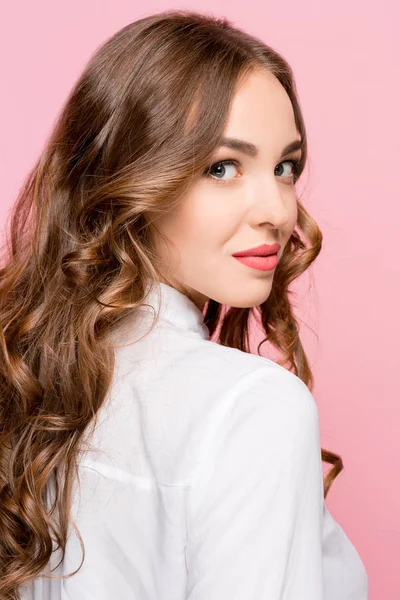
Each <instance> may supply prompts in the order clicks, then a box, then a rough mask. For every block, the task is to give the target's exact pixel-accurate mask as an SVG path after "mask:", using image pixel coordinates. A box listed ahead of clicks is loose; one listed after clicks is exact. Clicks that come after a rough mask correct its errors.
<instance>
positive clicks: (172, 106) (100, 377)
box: [0, 10, 343, 600]
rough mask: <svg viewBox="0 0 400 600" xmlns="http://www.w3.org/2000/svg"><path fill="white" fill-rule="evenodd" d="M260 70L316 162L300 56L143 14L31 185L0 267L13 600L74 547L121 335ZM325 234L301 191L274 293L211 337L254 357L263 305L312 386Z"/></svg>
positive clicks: (214, 310)
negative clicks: (303, 311) (303, 284)
mask: <svg viewBox="0 0 400 600" xmlns="http://www.w3.org/2000/svg"><path fill="white" fill-rule="evenodd" d="M260 67H261V68H265V69H268V70H269V71H270V72H271V73H273V74H274V75H275V77H276V78H277V79H278V80H279V81H280V83H281V84H282V86H283V87H284V89H285V90H286V92H287V94H288V95H289V97H290V99H291V102H292V105H293V110H294V115H295V120H296V126H297V128H298V131H299V133H300V135H301V139H302V164H301V167H300V168H301V171H302V170H304V165H305V162H306V156H307V139H306V131H305V126H304V122H303V117H302V114H301V110H300V105H299V101H298V98H297V92H296V86H295V82H294V78H293V73H292V70H291V68H290V66H289V65H288V64H287V62H286V61H285V60H284V59H283V58H282V56H280V55H279V54H278V53H277V52H276V51H275V50H273V49H272V48H271V47H269V46H267V45H266V44H264V43H263V42H262V41H261V40H259V39H257V38H255V37H253V36H251V35H249V34H247V33H244V32H243V31H241V30H239V29H237V28H235V27H233V25H232V24H231V23H230V22H229V21H228V20H227V19H226V18H216V17H213V16H210V15H206V14H199V13H195V12H192V11H183V10H170V11H164V12H162V13H158V14H154V15H151V16H147V17H145V18H141V19H140V20H137V21H135V22H133V23H130V24H129V25H127V26H125V27H124V28H123V29H121V30H120V31H118V32H117V33H116V34H115V35H113V36H112V37H110V38H109V39H107V40H106V41H105V42H104V43H103V44H102V45H101V46H100V48H98V49H97V51H96V52H95V53H94V54H93V56H92V57H90V59H89V61H88V63H87V65H86V67H85V69H84V70H83V72H82V74H81V75H80V77H79V79H78V81H77V83H76V84H75V86H74V87H73V89H72V91H71V92H70V94H69V96H68V98H67V100H66V102H65V104H64V105H63V107H62V109H61V111H60V114H59V116H58V118H57V120H56V122H55V125H54V127H53V129H52V132H51V134H50V135H49V137H48V139H47V140H46V144H45V145H44V150H43V151H42V153H41V155H40V157H39V159H38V160H37V161H36V163H35V164H34V166H33V168H32V170H31V171H30V173H29V174H28V175H27V177H26V179H25V181H24V182H23V185H22V187H21V189H20V191H19V194H18V196H17V198H16V201H15V204H14V206H13V207H12V210H11V211H10V215H9V222H8V223H7V229H6V243H5V244H4V245H3V247H2V251H3V258H4V263H3V267H2V268H1V269H0V411H1V412H0V597H1V598H2V600H15V599H19V598H20V595H19V591H18V590H20V586H21V585H22V584H24V583H26V582H28V581H29V580H31V579H33V578H35V577H37V576H38V575H39V574H42V573H43V569H44V568H45V567H46V565H47V563H48V561H49V559H50V556H51V554H52V552H53V550H54V549H55V546H56V547H57V549H61V551H62V556H64V552H65V546H66V540H67V533H68V528H69V525H70V524H71V521H72V518H71V514H70V509H71V504H72V500H71V497H72V482H73V480H74V478H75V477H79V472H78V464H79V457H80V456H81V453H82V452H83V449H84V440H85V435H86V433H87V432H88V431H89V430H90V427H91V426H92V425H94V424H95V421H96V415H97V413H98V411H99V409H100V408H101V407H102V405H103V404H104V401H105V399H106V397H107V394H108V392H109V390H110V387H111V381H112V377H113V369H114V365H115V363H114V352H113V348H112V346H111V344H110V342H109V339H108V334H109V332H110V331H112V330H114V329H115V328H116V327H117V325H120V324H121V323H123V322H125V320H126V319H128V318H129V317H130V316H131V315H132V313H133V312H134V311H136V310H137V309H138V307H140V306H141V305H142V304H143V303H144V302H145V298H146V281H147V280H148V278H150V279H156V280H157V279H159V278H160V277H159V275H160V273H161V271H160V269H161V267H162V265H161V263H160V262H159V261H160V259H159V258H158V257H157V254H156V252H155V244H154V233H155V231H156V223H157V218H158V217H159V216H162V215H163V214H165V213H166V212H168V211H171V210H173V209H174V207H176V206H177V205H178V204H179V202H180V201H181V200H182V198H183V197H184V195H185V193H186V192H187V190H188V189H189V188H190V185H191V184H192V183H193V181H194V178H195V177H196V176H197V175H198V173H200V172H202V171H203V170H204V168H205V167H206V166H207V164H208V163H209V161H210V160H211V157H212V154H213V152H214V150H215V148H216V147H217V146H218V143H219V140H220V138H221V137H222V135H223V131H224V128H225V125H226V122H227V115H228V112H229V108H230V104H231V101H232V99H233V95H234V93H235V90H236V86H237V85H238V83H239V81H240V80H241V78H242V77H244V76H245V75H246V74H247V73H249V72H250V70H252V69H254V68H260ZM321 242H322V234H321V231H320V229H319V228H318V226H317V224H316V223H315V221H314V220H313V219H312V217H311V216H310V215H309V214H308V213H307V211H306V210H305V208H304V206H303V205H302V204H301V202H300V200H298V220H297V224H296V229H295V231H294V233H293V235H292V236H291V239H290V240H289V242H288V244H287V246H286V248H285V252H284V254H283V256H282V258H281V260H280V262H279V264H278V267H277V268H276V271H275V275H274V281H273V287H272V291H271V293H270V296H269V297H268V299H267V300H266V301H265V302H264V303H263V304H262V305H261V306H259V307H254V308H235V307H227V308H228V310H227V311H226V312H225V314H224V315H223V314H222V313H223V310H222V309H223V307H222V306H221V305H220V304H219V303H218V302H216V301H215V300H212V299H211V300H209V301H208V303H207V305H206V309H205V315H204V317H205V323H206V324H207V326H208V327H209V330H210V334H211V335H213V334H214V333H215V332H216V330H217V328H219V334H218V342H219V343H220V344H222V345H225V346H231V347H233V348H238V349H240V350H242V351H244V352H249V338H248V323H249V318H250V316H251V314H252V313H253V314H255V313H256V312H257V313H258V316H259V318H260V320H261V323H262V327H263V331H264V332H265V340H268V342H269V343H271V344H273V345H274V346H275V347H276V348H277V349H278V351H279V353H280V354H281V356H282V360H281V361H280V364H282V365H284V366H286V367H287V368H288V369H290V370H292V371H293V372H294V373H295V374H296V375H297V376H298V377H299V378H301V379H302V380H303V381H304V382H305V383H306V385H307V386H308V387H309V389H312V387H313V378H312V373H311V371H310V368H309V365H308V362H307V358H306V355H305V352H304V350H303V346H302V344H301V341H300V338H299V331H298V324H297V321H296V318H295V316H294V314H293V308H292V306H291V303H290V299H289V295H290V291H289V286H290V284H291V282H293V281H294V280H295V279H296V278H297V277H299V276H300V275H301V274H302V273H303V272H304V271H306V269H308V267H309V266H310V265H311V264H312V263H313V261H314V260H315V259H316V257H317V256H318V254H319V252H320V249H321ZM265 340H264V341H265ZM266 393H268V390H266ZM84 434H85V435H84ZM321 458H322V460H323V461H325V462H329V463H330V464H332V465H334V466H333V468H331V470H330V471H329V473H328V474H327V475H326V476H325V478H324V495H325V497H326V494H327V492H328V490H329V488H330V486H331V484H332V481H333V480H334V478H335V477H336V476H337V474H338V473H339V472H340V471H341V469H342V468H343V465H342V461H341V458H340V457H339V456H338V455H336V454H333V453H332V452H328V451H326V450H322V456H321ZM51 481H53V483H54V499H53V502H51V505H49V504H48V503H47V502H46V490H48V488H49V484H50V482H51ZM78 534H79V532H78ZM79 539H80V543H81V546H82V549H83V551H84V545H83V541H82V538H81V536H79ZM75 572H76V571H75ZM75 572H74V573H75ZM72 575H73V574H72ZM68 576H70V575H68Z"/></svg>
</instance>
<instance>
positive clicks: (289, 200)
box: [156, 71, 300, 310]
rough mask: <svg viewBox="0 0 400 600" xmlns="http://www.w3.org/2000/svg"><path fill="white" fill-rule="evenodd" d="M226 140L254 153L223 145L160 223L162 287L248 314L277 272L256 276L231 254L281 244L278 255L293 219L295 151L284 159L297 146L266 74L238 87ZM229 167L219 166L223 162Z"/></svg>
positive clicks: (285, 108) (287, 111) (284, 99)
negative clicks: (247, 309) (249, 147)
mask: <svg viewBox="0 0 400 600" xmlns="http://www.w3.org/2000/svg"><path fill="white" fill-rule="evenodd" d="M224 138H235V139H237V140H242V141H244V142H246V143H248V144H252V145H254V147H255V150H253V152H252V153H251V154H250V153H247V152H245V151H243V150H240V149H236V148H232V147H230V148H229V147H225V146H220V147H219V148H218V149H217V150H216V152H215V154H214V156H213V160H212V162H211V163H210V167H212V168H211V169H210V171H209V172H208V174H202V175H200V176H199V179H198V180H197V181H196V182H195V184H194V185H193V187H192V188H191V189H190V191H189V193H188V194H187V196H186V197H185V198H184V200H183V201H182V203H181V205H180V206H179V208H178V209H176V210H175V211H173V213H171V214H168V215H165V216H163V217H162V218H161V219H160V220H158V221H157V228H158V229H159V230H160V231H161V232H162V233H163V234H164V235H165V236H166V237H167V238H168V240H169V244H168V247H166V244H165V243H164V241H163V240H162V238H158V239H157V246H156V248H157V253H159V255H160V256H161V257H162V259H163V262H164V263H165V265H168V268H167V269H166V271H165V273H164V272H163V276H164V277H165V278H164V282H165V283H168V284H169V285H172V286H174V287H176V288H177V289H179V290H180V291H182V292H184V293H186V294H187V295H188V296H189V297H190V298H191V299H192V300H193V301H194V302H195V304H196V305H197V306H198V307H199V308H200V310H202V309H203V307H204V304H205V302H206V301H207V300H208V299H209V298H212V299H214V300H216V301H217V302H220V303H221V304H225V305H227V306H235V307H253V306H257V305H259V304H261V303H262V302H264V301H265V300H266V299H267V298H268V296H269V294H270V291H271V287H272V282H273V278H274V273H275V269H273V270H258V269H255V268H253V267H252V266H248V265H246V264H243V262H240V261H238V260H237V259H236V258H234V257H233V256H232V254H233V253H235V252H239V251H242V250H246V249H248V248H253V247H255V246H259V245H261V244H276V243H278V244H280V246H281V247H280V249H279V251H278V255H277V256H278V261H279V258H280V257H281V256H282V253H283V250H284V247H285V245H286V244H287V242H288V240H289V238H290V236H291V234H292V232H293V229H294V227H295V225H296V220H297V201H296V194H295V187H294V180H293V176H294V174H295V168H294V164H293V163H291V162H290V160H296V159H299V158H300V150H296V151H294V152H293V151H291V152H289V153H287V152H286V153H283V152H284V149H285V148H286V147H287V146H288V145H289V144H292V143H293V142H295V141H297V140H299V139H300V137H299V134H298V132H297V129H296V125H295V121H294V114H293V108H292V105H291V102H290V99H289V96H288V95H287V93H286V91H285V90H284V88H283V87H282V85H281V84H280V83H279V82H278V80H277V79H276V78H275V77H274V76H273V75H272V74H271V73H269V72H268V71H255V72H252V73H251V74H250V75H249V76H248V77H247V79H246V80H244V83H242V85H241V86H240V87H239V88H238V90H237V92H236V94H235V96H234V99H233V102H232V106H231V111H230V114H229V120H228V124H227V127H226V129H225V131H224ZM227 160H229V161H232V163H230V164H226V163H225V165H223V164H218V163H219V162H220V161H227Z"/></svg>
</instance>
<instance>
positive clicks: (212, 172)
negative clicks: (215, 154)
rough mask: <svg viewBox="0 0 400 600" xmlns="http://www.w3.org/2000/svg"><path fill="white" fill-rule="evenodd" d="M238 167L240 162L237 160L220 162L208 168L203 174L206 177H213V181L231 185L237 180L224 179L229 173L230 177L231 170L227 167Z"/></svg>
mask: <svg viewBox="0 0 400 600" xmlns="http://www.w3.org/2000/svg"><path fill="white" fill-rule="evenodd" d="M238 166H239V162H238V161H237V160H220V161H218V162H216V163H214V164H212V165H211V166H209V167H207V168H206V169H205V171H204V172H203V175H204V176H205V177H211V179H214V180H215V181H216V182H217V183H229V182H230V181H232V179H236V178H235V177H232V178H228V179H222V177H223V176H224V175H226V173H228V175H229V171H230V169H229V168H227V167H235V168H237V167H238Z"/></svg>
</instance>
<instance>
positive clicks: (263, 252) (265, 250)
mask: <svg viewBox="0 0 400 600" xmlns="http://www.w3.org/2000/svg"><path fill="white" fill-rule="evenodd" d="M280 248H281V246H280V244H273V245H268V244H261V246H256V247H255V248H249V249H248V250H242V251H240V252H235V253H234V254H232V256H234V257H235V258H236V257H238V256H270V255H271V254H277V252H279V250H280Z"/></svg>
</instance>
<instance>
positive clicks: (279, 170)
mask: <svg viewBox="0 0 400 600" xmlns="http://www.w3.org/2000/svg"><path fill="white" fill-rule="evenodd" d="M283 165H289V172H288V169H286V172H285V169H283ZM296 174H297V163H296V161H294V160H285V161H283V162H281V163H279V165H278V166H277V167H275V175H278V177H292V176H296Z"/></svg>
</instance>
